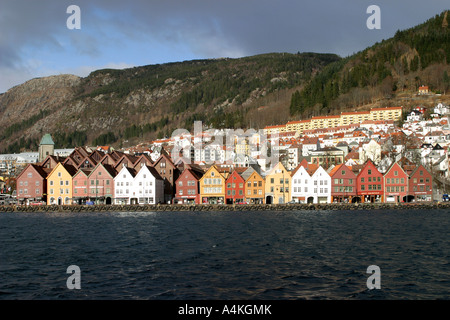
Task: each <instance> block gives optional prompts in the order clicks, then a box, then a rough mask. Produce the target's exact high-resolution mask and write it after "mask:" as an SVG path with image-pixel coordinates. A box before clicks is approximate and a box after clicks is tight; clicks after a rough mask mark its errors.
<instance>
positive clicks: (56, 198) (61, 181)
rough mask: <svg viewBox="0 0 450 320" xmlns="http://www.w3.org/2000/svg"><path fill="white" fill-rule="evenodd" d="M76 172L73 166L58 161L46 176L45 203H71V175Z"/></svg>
mask: <svg viewBox="0 0 450 320" xmlns="http://www.w3.org/2000/svg"><path fill="white" fill-rule="evenodd" d="M76 173H77V169H76V168H75V167H74V166H71V165H68V164H62V163H61V162H59V163H58V164H57V165H56V166H55V167H54V168H53V170H52V171H51V172H50V173H49V175H48V176H47V204H48V205H52V204H55V205H70V204H72V197H73V194H72V177H73V176H74V175H75V174H76Z"/></svg>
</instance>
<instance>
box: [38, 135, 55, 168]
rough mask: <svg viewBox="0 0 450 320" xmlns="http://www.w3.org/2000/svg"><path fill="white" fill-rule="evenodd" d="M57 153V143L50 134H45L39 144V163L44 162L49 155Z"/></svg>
mask: <svg viewBox="0 0 450 320" xmlns="http://www.w3.org/2000/svg"><path fill="white" fill-rule="evenodd" d="M54 151H55V143H54V142H53V139H52V136H51V135H50V134H48V133H47V134H45V135H44V136H43V137H42V139H41V142H40V143H39V162H42V161H43V160H45V158H47V156H49V155H51V156H52V155H53V154H54Z"/></svg>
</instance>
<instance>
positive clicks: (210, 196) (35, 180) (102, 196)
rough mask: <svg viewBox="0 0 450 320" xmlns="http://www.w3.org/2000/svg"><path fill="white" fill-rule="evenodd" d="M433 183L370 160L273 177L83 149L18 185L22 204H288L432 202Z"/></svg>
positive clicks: (32, 169)
mask: <svg viewBox="0 0 450 320" xmlns="http://www.w3.org/2000/svg"><path fill="white" fill-rule="evenodd" d="M432 195H433V179H432V175H431V174H430V172H429V171H428V170H427V169H426V168H425V167H424V166H423V165H415V164H414V163H411V162H410V161H408V160H407V159H406V158H403V159H401V160H400V161H398V162H395V163H394V164H393V165H392V166H391V167H390V168H389V169H388V170H387V171H386V172H380V171H379V170H378V168H377V167H376V166H375V165H374V164H373V163H372V161H370V160H368V161H366V163H364V164H363V165H359V166H353V167H348V166H346V165H345V164H340V165H337V166H334V167H332V168H330V169H329V170H325V169H324V168H323V167H322V166H320V165H318V164H311V163H308V162H307V161H306V160H305V159H304V160H303V161H302V162H301V163H300V164H299V165H298V166H297V167H296V168H295V169H294V170H292V171H288V170H286V168H285V167H284V166H283V164H282V163H281V162H280V163H278V164H276V165H275V166H274V167H273V168H272V169H271V170H269V171H268V172H262V171H261V170H260V168H259V167H257V166H250V167H230V166H227V167H225V166H221V165H211V166H199V165H191V164H186V163H184V162H183V161H179V162H178V163H173V161H172V160H171V158H170V156H169V155H168V154H167V153H164V152H163V153H162V154H161V156H160V157H159V158H158V159H157V160H156V161H152V160H151V158H150V157H149V156H147V155H146V154H142V155H138V156H137V155H129V154H125V153H122V152H118V151H113V152H111V153H105V152H103V151H100V150H94V151H88V150H87V149H85V148H76V149H75V150H74V151H73V152H72V154H71V155H70V156H68V157H65V158H58V157H55V156H51V155H49V156H47V158H45V160H44V161H42V162H41V163H38V164H30V165H28V166H27V167H26V168H25V169H24V170H23V171H22V172H21V173H20V175H19V176H18V177H17V199H18V201H19V203H20V204H33V203H46V204H48V205H55V204H56V205H71V204H158V203H172V204H174V203H184V204H186V203H195V204H201V203H205V204H206V203H208V204H244V203H255V204H256V203H257V204H264V203H266V204H280V203H287V202H291V201H293V202H299V203H331V202H410V201H431V200H432Z"/></svg>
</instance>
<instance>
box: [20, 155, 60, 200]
mask: <svg viewBox="0 0 450 320" xmlns="http://www.w3.org/2000/svg"><path fill="white" fill-rule="evenodd" d="M50 171H51V170H50V169H48V168H45V167H41V166H38V165H35V164H29V165H27V166H26V167H25V169H24V170H23V171H22V172H21V173H20V174H19V176H18V177H17V179H16V183H17V184H16V186H17V187H16V188H17V201H18V203H19V204H31V203H33V202H44V203H45V202H46V201H47V180H46V179H47V175H48V174H49V173H50Z"/></svg>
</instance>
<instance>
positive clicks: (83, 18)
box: [0, 0, 450, 93]
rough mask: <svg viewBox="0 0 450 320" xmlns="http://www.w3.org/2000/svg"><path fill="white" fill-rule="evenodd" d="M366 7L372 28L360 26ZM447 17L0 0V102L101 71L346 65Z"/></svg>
mask: <svg viewBox="0 0 450 320" xmlns="http://www.w3.org/2000/svg"><path fill="white" fill-rule="evenodd" d="M71 5H76V6H78V8H79V9H80V15H79V18H80V19H79V20H73V18H74V17H75V16H73V14H74V12H73V11H69V13H68V12H67V9H68V7H69V6H71ZM371 5H377V6H378V7H379V8H380V15H379V18H380V19H379V21H380V29H369V28H368V27H367V20H368V19H371V17H372V15H373V14H374V12H373V11H370V12H369V13H367V9H368V7H369V6H371ZM448 9H450V3H449V2H448V1H447V0H427V1H423V0H420V1H419V0H370V1H369V0H314V1H311V0H309V1H303V0H276V1H275V0H270V1H269V0H127V1H124V0H70V1H67V0H39V1H33V0H0V93H2V92H6V91H7V90H8V89H10V88H12V87H13V86H16V85H18V84H21V83H24V82H26V81H28V80H30V79H33V78H36V77H45V76H50V75H59V74H75V75H77V76H80V77H86V76H88V75H89V73H90V72H92V71H94V70H98V69H104V68H114V69H123V68H131V67H135V66H144V65H150V64H161V63H167V62H177V61H186V60H193V59H210V58H223V57H228V58H239V57H245V56H252V55H256V54H262V53H271V52H289V53H296V52H319V53H335V54H338V55H340V56H341V57H345V56H348V55H351V54H353V53H356V52H358V51H360V50H363V49H365V48H366V47H368V46H371V45H373V44H375V43H376V42H379V41H381V40H383V39H388V38H390V37H392V36H393V35H394V34H395V32H396V31H397V30H403V29H407V28H410V27H413V26H415V25H417V24H420V23H422V22H425V21H426V20H428V19H429V18H432V17H434V16H435V15H436V14H439V13H441V12H442V11H444V10H448ZM68 20H69V22H70V23H73V22H75V21H79V24H80V29H71V28H68V26H67V22H68ZM70 23H69V25H70Z"/></svg>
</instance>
